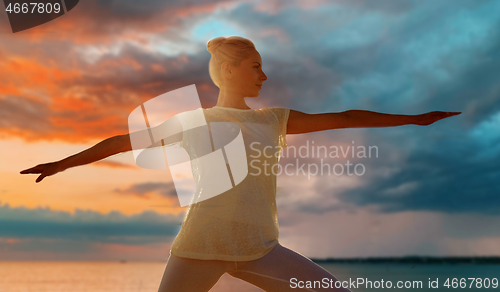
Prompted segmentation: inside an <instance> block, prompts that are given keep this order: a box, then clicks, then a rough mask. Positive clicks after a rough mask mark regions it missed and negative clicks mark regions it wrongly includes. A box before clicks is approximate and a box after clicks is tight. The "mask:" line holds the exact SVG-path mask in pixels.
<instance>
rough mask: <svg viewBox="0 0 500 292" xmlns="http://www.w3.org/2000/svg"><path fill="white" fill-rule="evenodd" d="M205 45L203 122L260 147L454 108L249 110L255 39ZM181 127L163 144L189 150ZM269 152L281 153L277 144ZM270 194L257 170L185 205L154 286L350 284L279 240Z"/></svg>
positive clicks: (422, 121)
mask: <svg viewBox="0 0 500 292" xmlns="http://www.w3.org/2000/svg"><path fill="white" fill-rule="evenodd" d="M207 49H208V51H209V52H210V53H211V54H212V58H211V60H210V64H209V73H210V76H211V78H212V80H213V82H214V83H215V85H216V86H218V87H219V89H220V91H219V97H218V101H217V105H216V106H214V107H213V108H209V109H202V110H203V114H204V117H205V118H206V121H207V122H232V123H235V124H237V125H238V126H239V127H240V129H241V133H242V135H243V138H244V140H245V147H246V149H247V150H248V149H249V148H248V147H249V145H248V144H249V143H250V142H252V141H253V142H255V141H259V142H263V143H264V144H259V145H260V147H261V149H262V147H263V146H264V145H265V146H276V147H275V148H273V149H282V148H284V147H286V139H285V136H286V134H301V133H309V132H315V131H324V130H330V129H340V128H359V127H391V126H400V125H407V124H415V125H429V124H432V123H434V122H435V121H437V120H440V119H443V118H446V117H450V116H453V115H457V114H460V112H430V113H426V114H421V115H390V114H383V113H376V112H370V111H358V110H349V111H345V112H341V113H322V114H306V113H303V112H300V111H296V110H290V109H286V108H263V109H258V110H253V109H251V108H250V107H249V106H248V105H247V104H246V103H245V97H257V96H259V91H260V89H261V87H262V84H263V82H264V81H266V80H267V77H266V75H265V74H264V72H263V71H262V59H261V57H260V54H259V53H258V52H257V50H256V48H255V46H254V44H253V43H252V42H251V41H250V40H248V39H245V38H242V37H237V36H232V37H227V38H226V37H218V38H215V39H212V40H210V41H209V42H208V44H207ZM169 121H170V122H168V123H167V124H168V125H169V126H171V127H180V124H182V127H183V128H184V129H185V127H186V126H188V125H187V123H188V122H189V121H188V120H182V119H179V120H175V119H170V120H169ZM179 122H180V123H179ZM186 133H187V132H184V135H182V140H181V139H180V138H179V137H178V136H177V138H175V139H174V140H170V141H169V143H172V142H181V145H182V147H183V148H185V149H186V151H187V152H188V153H190V155H191V154H193V153H194V152H195V148H196V147H195V146H196V145H197V144H196V143H195V142H196V141H197V140H196V139H197V137H196V136H197V135H196V134H186ZM131 135H133V134H130V135H129V134H127V135H120V136H115V137H112V138H108V139H106V140H104V141H102V142H100V143H98V144H97V145H95V146H93V147H91V148H89V149H87V150H85V151H82V152H81V153H78V154H76V155H73V156H71V157H68V158H66V159H63V160H61V161H58V162H52V163H46V164H40V165H37V166H35V167H33V168H30V169H26V170H24V171H22V172H21V173H22V174H27V173H39V174H40V176H39V177H38V178H37V179H36V182H40V181H41V180H42V179H43V178H45V177H47V176H50V175H53V174H56V173H58V172H60V171H63V170H65V169H67V168H70V167H74V166H78V165H83V164H87V163H91V162H94V161H98V160H100V159H103V158H106V157H108V156H111V155H114V154H117V153H120V152H125V151H130V150H132V146H131V142H130V141H131ZM266 143H267V144H266ZM167 144H168V143H167ZM276 151H279V153H278V154H281V152H280V151H281V150H276ZM279 156H280V155H275V156H272V155H269V156H266V157H270V158H269V159H268V160H269V161H267V162H270V163H271V164H273V165H275V164H276V163H278V161H279ZM248 158H249V157H248ZM264 160H265V159H264ZM226 162H227V160H226ZM262 162H263V161H260V162H259V163H262ZM259 166H262V165H259ZM229 169H230V167H229V164H228V170H229ZM233 170H234V169H233ZM204 171H206V174H207V175H209V174H210V169H203V167H198V166H197V167H193V176H194V177H195V178H197V182H198V183H199V182H200V180H201V179H202V178H203V175H202V174H203V173H204ZM195 172H196V173H195ZM275 196H276V176H275V175H273V174H270V175H264V174H263V173H260V174H259V175H247V176H246V177H245V179H244V180H243V181H241V183H238V184H235V183H234V182H233V188H231V189H230V190H229V191H227V192H224V193H222V194H220V195H217V196H215V197H211V198H209V199H207V200H203V201H199V202H198V201H197V202H196V203H193V204H190V205H189V208H188V210H187V212H186V217H185V218H184V221H183V224H182V228H181V230H180V232H179V234H178V235H177V237H176V239H175V240H174V242H173V244H172V249H171V251H170V257H169V259H168V262H167V266H166V269H165V272H164V275H163V279H162V281H161V284H160V287H159V291H160V292H167V291H168V292H170V291H175V292H181V291H187V292H197V291H200V292H201V291H208V290H210V288H211V287H212V286H214V285H215V283H216V282H217V281H218V279H219V278H220V277H221V276H222V275H223V274H224V273H226V272H227V273H228V274H229V275H231V276H233V277H236V278H239V279H242V280H244V281H247V282H249V283H251V284H253V285H255V286H258V287H260V288H262V289H264V290H265V291H297V290H302V291H350V290H349V289H347V287H342V285H339V284H341V282H339V281H338V280H337V279H336V278H335V277H334V276H333V275H332V274H330V273H329V272H328V271H326V270H325V269H323V268H321V267H320V266H319V265H317V264H315V263H314V262H312V261H311V260H310V259H308V258H306V257H305V256H303V255H301V254H299V253H297V252H295V251H292V250H290V249H287V248H285V247H283V246H282V245H281V244H280V243H279V242H278V219H277V211H276V197H275ZM299 281H303V282H299ZM306 281H310V282H309V283H314V282H313V281H317V282H316V283H315V285H314V287H312V286H309V287H307V286H306V285H305V284H306V283H308V282H306ZM318 281H319V282H318ZM301 283H303V284H304V285H300V284H301ZM320 283H321V284H320ZM344 283H345V284H346V282H344ZM345 284H344V285H345ZM301 287H303V288H301Z"/></svg>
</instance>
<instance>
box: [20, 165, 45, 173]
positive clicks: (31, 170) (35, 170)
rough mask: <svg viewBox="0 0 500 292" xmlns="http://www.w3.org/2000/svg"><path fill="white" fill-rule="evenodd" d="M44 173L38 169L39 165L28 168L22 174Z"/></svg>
mask: <svg viewBox="0 0 500 292" xmlns="http://www.w3.org/2000/svg"><path fill="white" fill-rule="evenodd" d="M41 172H42V171H41V170H40V169H39V168H38V165H37V166H35V167H32V168H28V169H25V170H22V171H21V172H20V174H27V173H41Z"/></svg>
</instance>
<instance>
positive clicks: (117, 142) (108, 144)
mask: <svg viewBox="0 0 500 292" xmlns="http://www.w3.org/2000/svg"><path fill="white" fill-rule="evenodd" d="M162 138H163V141H162V142H163V143H162V144H163V145H168V144H171V143H175V142H179V141H182V125H181V124H180V122H179V120H178V119H177V118H176V117H174V118H170V119H168V120H167V121H165V122H163V123H162V124H161V125H159V126H157V127H155V128H151V129H146V130H142V131H137V132H133V133H131V134H125V135H118V136H113V137H110V138H107V139H105V140H103V141H101V142H99V143H97V144H96V145H94V146H92V147H90V148H88V149H86V150H84V151H82V152H79V153H77V154H75V155H72V156H69V157H67V158H64V159H62V160H60V161H55V162H49V163H44V164H39V165H37V166H34V167H32V168H28V169H25V170H23V171H21V172H20V173H21V174H29V173H34V174H37V173H39V174H40V176H39V177H38V178H37V179H36V182H37V183H38V182H40V181H42V180H43V179H44V178H45V177H47V176H51V175H54V174H56V173H58V172H61V171H64V170H66V169H68V168H71V167H75V166H79V165H85V164H89V163H92V162H95V161H99V160H101V159H104V158H106V157H109V156H112V155H115V154H118V153H121V152H127V151H131V150H132V147H133V148H134V149H144V148H148V147H150V146H151V145H152V144H153V143H152V141H151V140H153V141H157V140H161V139H162ZM131 141H134V144H133V145H132V142H131ZM155 144H158V143H155ZM156 147H158V146H156Z"/></svg>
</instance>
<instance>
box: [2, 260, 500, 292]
mask: <svg viewBox="0 0 500 292" xmlns="http://www.w3.org/2000/svg"><path fill="white" fill-rule="evenodd" d="M318 264H320V265H321V266H322V267H323V268H325V269H326V270H328V271H329V272H330V273H332V274H333V275H334V276H335V277H336V278H337V279H339V280H341V281H344V285H347V287H348V288H349V289H350V290H351V291H448V292H449V291H481V292H487V291H500V284H499V282H498V279H499V278H500V265H498V264H472V263H468V264H449V263H447V264H423V263H419V264H412V263H318ZM165 265H166V263H164V262H0V292H69V291H71V292H157V291H158V286H159V283H160V280H161V277H162V274H163V270H164V268H165ZM298 280H300V279H298ZM370 283H371V284H370ZM389 283H390V284H389ZM298 284H300V283H297V285H298ZM304 284H307V283H306V282H305V283H304ZM310 284H311V285H314V283H310ZM321 284H322V285H326V284H325V282H324V283H321ZM294 285H295V284H293V285H292V286H294ZM316 285H317V286H316V287H319V285H320V283H316ZM370 285H371V286H370ZM389 285H390V287H388V286H389ZM294 290H297V291H304V290H301V289H299V288H293V289H291V290H290V291H294ZM332 290H334V289H332ZM210 291H211V292H232V291H235V292H257V291H264V290H262V289H260V288H258V287H255V286H253V285H251V284H249V283H247V282H244V281H242V280H240V279H236V278H233V277H231V276H229V275H228V274H224V275H223V276H222V277H221V278H220V279H219V281H218V282H217V284H215V286H214V287H213V288H212V289H211V290H210Z"/></svg>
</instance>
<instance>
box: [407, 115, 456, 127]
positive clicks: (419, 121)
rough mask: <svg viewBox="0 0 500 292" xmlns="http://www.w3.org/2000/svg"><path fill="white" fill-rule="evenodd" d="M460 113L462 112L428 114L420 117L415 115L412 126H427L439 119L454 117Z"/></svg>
mask: <svg viewBox="0 0 500 292" xmlns="http://www.w3.org/2000/svg"><path fill="white" fill-rule="evenodd" d="M461 113H462V112H429V113H425V114H421V115H415V116H414V117H415V122H414V124H415V125H419V126H427V125H430V124H432V123H434V122H436V121H439V120H441V119H444V118H449V117H451V116H456V115H459V114H461Z"/></svg>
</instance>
